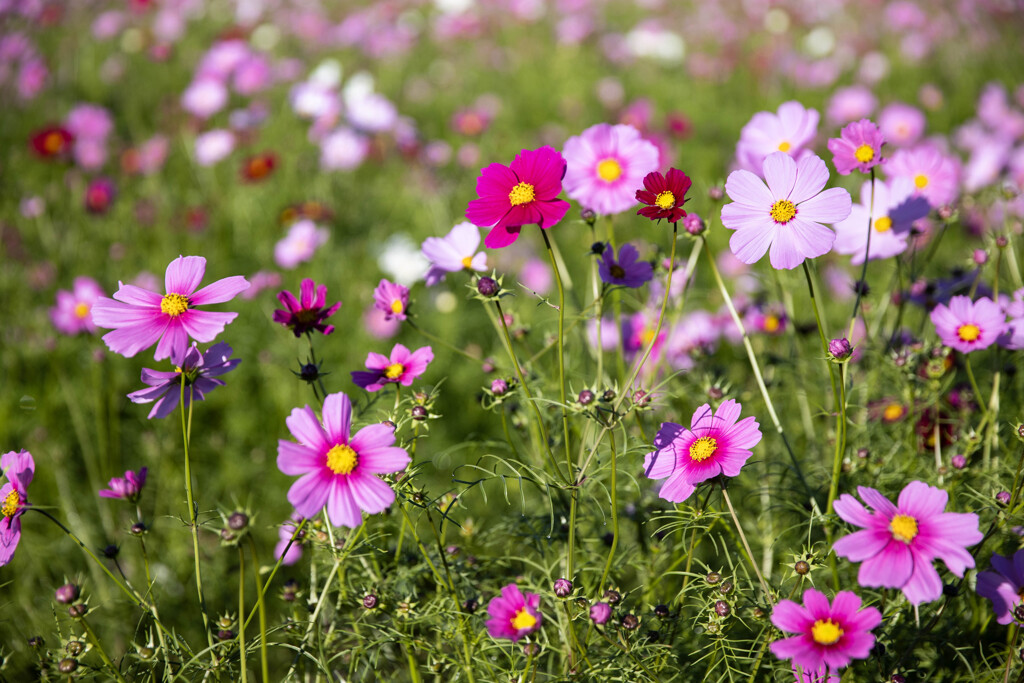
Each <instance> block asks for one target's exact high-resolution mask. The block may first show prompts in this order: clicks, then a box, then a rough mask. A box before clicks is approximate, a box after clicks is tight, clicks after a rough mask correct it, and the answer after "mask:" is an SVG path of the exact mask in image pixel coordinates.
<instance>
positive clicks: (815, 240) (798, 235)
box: [786, 216, 836, 258]
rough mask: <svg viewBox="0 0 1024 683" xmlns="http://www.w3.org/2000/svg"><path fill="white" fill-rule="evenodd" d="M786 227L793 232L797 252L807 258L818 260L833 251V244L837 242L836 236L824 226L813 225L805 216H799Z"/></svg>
mask: <svg viewBox="0 0 1024 683" xmlns="http://www.w3.org/2000/svg"><path fill="white" fill-rule="evenodd" d="M786 227H788V228H789V229H790V230H791V231H792V232H791V234H792V236H793V241H794V243H795V244H796V245H797V250H798V251H799V252H800V253H801V254H803V256H804V257H805V258H817V257H819V256H822V255H824V254H827V253H828V252H830V251H832V243H833V242H835V240H836V234H835V233H834V232H832V231H831V230H829V229H828V228H826V227H825V226H824V225H821V224H819V223H813V222H811V221H809V220H806V219H805V218H804V217H803V216H797V217H796V218H794V219H793V220H792V221H790V222H789V224H788V225H787V226H786Z"/></svg>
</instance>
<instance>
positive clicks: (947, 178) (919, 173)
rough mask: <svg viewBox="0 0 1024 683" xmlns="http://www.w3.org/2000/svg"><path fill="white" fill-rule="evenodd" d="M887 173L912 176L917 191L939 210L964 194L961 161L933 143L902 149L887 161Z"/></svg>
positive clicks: (897, 175)
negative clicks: (961, 180) (961, 181)
mask: <svg viewBox="0 0 1024 683" xmlns="http://www.w3.org/2000/svg"><path fill="white" fill-rule="evenodd" d="M885 172H886V173H887V174H889V176H890V177H892V178H908V179H910V180H911V181H912V182H913V183H914V187H915V189H916V193H917V194H918V195H921V196H923V197H924V198H925V199H927V200H928V203H929V204H931V205H932V208H935V209H937V208H939V207H941V206H943V205H945V204H950V203H952V202H953V201H954V200H956V198H957V195H959V194H960V162H959V161H957V159H956V158H955V157H952V156H948V155H946V154H944V153H943V152H942V151H941V150H939V149H938V148H936V147H934V146H933V145H921V146H919V147H914V148H913V149H901V150H898V151H897V152H896V153H895V154H893V155H892V157H891V158H890V159H888V160H887V161H886V163H885Z"/></svg>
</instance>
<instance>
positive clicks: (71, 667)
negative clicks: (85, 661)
mask: <svg viewBox="0 0 1024 683" xmlns="http://www.w3.org/2000/svg"><path fill="white" fill-rule="evenodd" d="M57 668H58V669H59V670H60V672H61V673H62V674H70V673H74V672H75V671H76V670H77V669H78V662H77V661H76V660H74V659H71V658H70V657H65V658H64V659H62V660H60V663H59V664H57Z"/></svg>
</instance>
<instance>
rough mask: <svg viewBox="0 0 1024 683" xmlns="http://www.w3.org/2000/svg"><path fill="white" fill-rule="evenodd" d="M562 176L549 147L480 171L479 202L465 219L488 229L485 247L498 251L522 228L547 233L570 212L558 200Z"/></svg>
mask: <svg viewBox="0 0 1024 683" xmlns="http://www.w3.org/2000/svg"><path fill="white" fill-rule="evenodd" d="M565 172H566V165H565V159H563V158H562V155H561V154H559V153H558V152H556V151H555V150H554V149H552V148H551V147H541V148H540V149H536V150H526V149H524V150H523V151H522V152H520V153H519V154H517V155H516V158H515V159H513V160H512V163H511V164H510V165H508V166H503V165H502V164H491V165H490V166H486V167H485V168H483V169H482V170H481V171H480V177H478V178H477V180H476V192H477V194H478V195H479V198H478V199H474V200H472V201H470V202H469V206H468V207H467V208H466V219H467V220H468V221H470V222H471V223H473V224H474V225H479V226H480V227H482V228H491V231H490V232H489V233H488V234H487V237H486V238H485V239H484V246H486V247H487V248H488V249H501V248H502V247H507V246H508V245H510V244H512V243H513V242H515V241H516V240H517V239H518V238H519V231H520V229H521V228H522V226H524V225H529V224H531V223H536V224H538V225H539V226H540V227H541V229H543V230H546V229H547V228H550V227H551V226H552V225H554V224H556V223H558V221H560V220H562V217H563V216H565V213H566V212H567V211H568V210H569V202H567V201H565V200H564V199H559V198H558V195H559V194H560V193H561V192H562V177H563V176H565ZM492 226H493V227H492Z"/></svg>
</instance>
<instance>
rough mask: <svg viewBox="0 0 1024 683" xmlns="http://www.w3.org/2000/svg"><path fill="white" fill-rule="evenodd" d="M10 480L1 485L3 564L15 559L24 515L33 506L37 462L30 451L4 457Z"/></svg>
mask: <svg viewBox="0 0 1024 683" xmlns="http://www.w3.org/2000/svg"><path fill="white" fill-rule="evenodd" d="M0 470H3V476H5V477H7V483H5V484H4V485H3V487H2V488H0V514H2V517H0V567H2V566H4V565H5V564H7V563H8V562H10V561H11V558H12V557H14V551H15V550H16V549H17V548H18V541H20V540H21V516H22V515H23V514H25V509H26V508H27V507H28V506H29V505H30V503H29V502H28V493H27V491H28V485H29V484H31V483H32V477H33V476H34V475H35V473H36V461H35V460H33V459H32V454H31V453H29V452H28V451H19V452H17V453H15V452H14V451H10V452H8V453H4V454H3V456H2V457H0Z"/></svg>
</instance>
